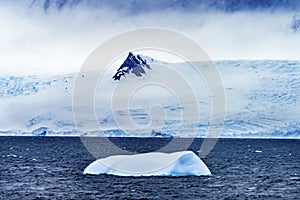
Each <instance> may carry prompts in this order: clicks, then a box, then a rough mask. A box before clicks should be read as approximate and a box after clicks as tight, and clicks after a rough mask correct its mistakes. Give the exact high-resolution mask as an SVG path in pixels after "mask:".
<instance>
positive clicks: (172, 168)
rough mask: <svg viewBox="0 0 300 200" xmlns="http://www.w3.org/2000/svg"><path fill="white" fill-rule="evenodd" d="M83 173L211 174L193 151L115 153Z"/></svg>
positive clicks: (95, 163) (139, 174)
mask: <svg viewBox="0 0 300 200" xmlns="http://www.w3.org/2000/svg"><path fill="white" fill-rule="evenodd" d="M83 174H90V175H100V174H109V175H117V176H209V175H211V172H210V170H209V169H208V168H207V166H206V165H205V163H204V162H203V161H202V160H201V159H200V158H199V157H198V156H197V155H196V154H194V153H193V152H192V151H182V152H173V153H161V152H151V153H142V154H136V155H114V156H109V157H106V158H102V159H98V160H96V161H94V162H92V163H91V164H89V165H88V166H87V167H86V168H85V169H84V172H83Z"/></svg>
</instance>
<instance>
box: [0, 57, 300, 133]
mask: <svg viewBox="0 0 300 200" xmlns="http://www.w3.org/2000/svg"><path fill="white" fill-rule="evenodd" d="M150 61H151V62H159V61H155V60H149V61H147V65H149V67H150V68H151V70H148V69H147V74H149V75H151V73H159V69H158V68H155V67H153V66H151V62H150ZM164 64H165V65H166V66H169V67H171V68H173V69H175V70H177V71H178V72H180V73H181V74H182V76H183V77H184V78H185V79H187V80H188V81H189V82H190V83H193V82H194V81H195V80H197V78H196V77H195V76H194V75H193V74H192V73H190V71H189V70H188V69H189V68H188V66H187V65H188V64H187V63H172V64H171V63H169V64H168V63H164ZM147 65H145V66H147ZM216 66H217V68H218V70H219V72H220V74H221V77H222V79H223V83H224V88H225V93H226V119H225V124H224V130H223V131H222V136H223V137H297V138H299V137H300V131H299V130H300V90H299V88H300V79H299V77H300V62H299V61H276V60H264V61H243V60H242V61H217V62H216ZM146 68H147V67H146ZM117 69H118V68H116V71H114V72H113V74H110V76H109V77H108V78H107V82H106V84H108V85H107V86H105V87H106V88H108V90H110V88H113V87H114V85H115V84H118V83H119V81H114V80H112V76H113V75H114V74H115V73H119V71H117ZM145 78H147V77H146V76H145ZM75 79H76V75H75V74H66V75H57V76H53V75H51V76H50V75H49V76H48V75H45V76H18V77H17V76H5V75H1V76H0V134H1V135H79V134H90V133H78V132H76V128H75V125H74V122H73V118H72V114H73V113H72V92H73V86H74V82H75ZM122 81H126V79H124V80H122ZM120 83H121V82H120ZM196 90H197V91H198V93H199V95H198V99H199V102H198V104H199V106H200V108H201V116H202V118H201V120H200V122H199V124H198V127H199V132H198V135H197V136H198V137H204V136H205V134H206V133H207V129H208V127H209V126H210V124H209V111H210V109H209V107H210V98H211V97H210V96H209V95H208V94H207V92H205V91H204V90H203V87H202V86H201V85H199V86H196ZM158 91H159V90H158V89H157V88H155V87H149V88H147V91H145V92H141V93H140V94H139V95H137V96H136V100H135V101H133V102H132V103H131V104H130V105H129V112H130V115H131V117H132V119H133V120H134V122H135V123H137V124H138V125H141V126H143V125H147V124H149V121H150V120H151V119H150V116H149V112H148V111H149V107H150V106H151V105H153V104H154V103H155V102H156V101H157V102H156V103H158V104H161V105H162V106H163V108H164V110H165V112H166V120H165V121H164V122H163V123H164V127H163V129H162V130H155V129H154V130H153V131H150V132H143V131H137V132H134V133H133V134H129V133H125V132H123V131H122V130H120V129H119V128H118V126H117V125H116V123H115V120H114V117H115V116H113V115H112V113H111V110H110V102H106V103H103V104H102V103H101V104H100V103H99V102H100V101H96V102H98V103H97V105H96V108H97V110H96V112H97V114H98V120H99V124H100V125H101V126H102V127H104V128H105V131H104V132H105V134H106V135H107V136H159V137H173V136H179V135H177V132H178V129H179V128H180V126H181V122H180V112H181V110H182V109H184V108H182V107H181V106H180V105H179V104H178V103H177V102H176V101H174V99H168V98H167V97H168V96H167V95H166V96H165V94H164V92H163V91H162V92H160V91H159V92H158ZM124 112H125V111H122V110H120V111H119V112H118V115H120V116H121V115H123V114H124ZM184 130H185V131H186V132H187V133H188V131H189V127H184ZM95 131H96V130H95ZM93 134H94V133H93Z"/></svg>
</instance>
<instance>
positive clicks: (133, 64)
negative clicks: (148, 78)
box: [113, 52, 151, 80]
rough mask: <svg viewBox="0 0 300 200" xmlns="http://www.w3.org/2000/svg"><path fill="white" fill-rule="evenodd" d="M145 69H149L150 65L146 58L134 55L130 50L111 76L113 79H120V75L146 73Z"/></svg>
mask: <svg viewBox="0 0 300 200" xmlns="http://www.w3.org/2000/svg"><path fill="white" fill-rule="evenodd" d="M145 69H151V67H150V65H149V64H148V63H147V60H146V59H145V58H143V57H142V56H141V55H134V54H133V53H132V52H130V53H129V54H128V56H127V58H126V60H125V61H124V62H123V64H122V65H121V67H120V68H119V69H118V71H117V73H116V74H115V75H114V76H113V79H114V80H120V79H121V78H122V77H125V76H126V74H130V73H132V74H135V75H136V76H138V77H141V76H143V75H144V74H146V71H145Z"/></svg>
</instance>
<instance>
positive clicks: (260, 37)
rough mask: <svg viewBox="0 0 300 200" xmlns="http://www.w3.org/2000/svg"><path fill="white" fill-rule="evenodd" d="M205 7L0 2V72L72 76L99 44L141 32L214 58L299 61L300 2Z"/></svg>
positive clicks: (74, 0)
mask: <svg viewBox="0 0 300 200" xmlns="http://www.w3.org/2000/svg"><path fill="white" fill-rule="evenodd" d="M203 2H205V3H203ZM203 2H201V1H193V0H191V1H175V0H164V1H143V0H142V1H133V0H130V1H113V3H111V2H110V1H107V0H104V1H95V0H90V1H88V0H45V1H43V0H40V1H34V0H33V1H31V0H27V1H26V0H25V1H20V0H17V1H8V0H3V1H0V30H1V31H0V44H1V45H0V74H43V73H53V74H57V73H74V72H75V73H76V72H77V71H78V70H79V68H80V66H81V65H82V63H83V62H84V60H85V59H86V58H87V56H88V55H89V54H90V53H91V52H92V51H93V50H94V49H95V48H96V47H97V46H99V45H100V44H101V43H102V42H104V41H106V40H107V39H109V38H111V37H113V36H114V35H116V34H120V33H122V32H124V31H128V30H132V29H136V28H143V27H161V28H168V29H172V30H175V31H178V32H180V33H183V34H185V35H186V36H188V37H190V38H191V39H193V40H194V41H196V42H197V43H198V44H199V45H200V46H201V47H202V48H203V49H204V50H205V51H206V52H207V53H208V55H209V56H210V57H211V58H212V59H213V60H231V59H289V60H300V47H299V44H300V9H298V8H299V7H300V6H299V5H300V4H295V3H294V4H293V1H285V2H286V3H285V4H283V3H281V1H279V0H278V1H269V3H268V4H266V3H256V4H253V3H252V4H251V3H249V2H248V1H232V0H228V1H226V0H223V1H215V0H211V1H203ZM233 2H238V3H233ZM247 2H248V3H247ZM254 2H255V1H254ZM264 2H268V1H264Z"/></svg>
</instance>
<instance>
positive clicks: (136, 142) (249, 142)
mask: <svg viewBox="0 0 300 200" xmlns="http://www.w3.org/2000/svg"><path fill="white" fill-rule="evenodd" d="M182 140H184V139H182ZM112 141H113V142H114V143H115V144H116V145H118V146H120V147H126V148H128V149H131V150H132V151H141V150H145V149H146V150H153V149H157V148H159V147H161V146H163V145H164V144H166V143H168V139H159V138H155V139H150V138H143V139H138V138H114V139H113V140H112ZM201 142H202V140H201V139H197V140H195V141H194V143H193V144H192V146H191V147H190V149H191V150H194V151H195V152H196V151H197V150H198V149H199V146H200V145H201ZM257 150H258V151H261V152H256V151H257ZM299 150H300V140H286V139H272V140H271V139H219V140H218V143H217V145H216V146H215V148H214V149H213V150H212V151H211V152H210V154H208V155H207V156H206V158H204V159H203V161H204V162H205V163H206V165H207V166H208V167H209V169H210V170H211V172H212V174H213V175H212V176H210V177H135V178H134V177H116V176H109V175H100V176H86V175H83V174H82V172H83V170H84V168H85V167H86V166H87V165H88V164H90V163H91V162H92V161H94V160H95V159H94V158H93V156H91V155H90V154H89V153H88V152H87V150H86V149H85V147H84V146H83V144H82V143H81V141H80V138H76V137H73V138H72V137H0V152H1V155H0V156H1V165H0V166H1V169H0V186H1V187H0V199H160V200H162V199H299V197H300V166H299V164H300V154H299Z"/></svg>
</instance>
